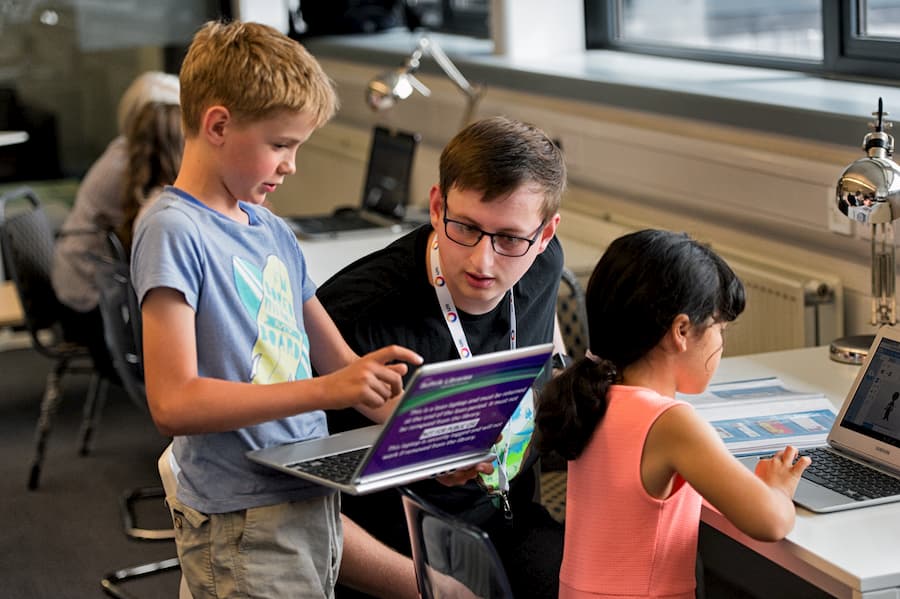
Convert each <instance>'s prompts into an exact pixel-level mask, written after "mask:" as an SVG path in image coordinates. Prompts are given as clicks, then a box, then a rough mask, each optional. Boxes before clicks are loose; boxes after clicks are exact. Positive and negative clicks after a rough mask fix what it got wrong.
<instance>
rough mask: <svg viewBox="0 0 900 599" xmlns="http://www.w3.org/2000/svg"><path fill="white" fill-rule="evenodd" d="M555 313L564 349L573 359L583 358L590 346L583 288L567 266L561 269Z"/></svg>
mask: <svg viewBox="0 0 900 599" xmlns="http://www.w3.org/2000/svg"><path fill="white" fill-rule="evenodd" d="M556 315H557V317H558V318H559V328H560V332H561V333H562V337H563V342H564V343H565V344H566V351H568V353H569V355H570V356H572V357H573V358H575V359H579V358H583V357H584V353H585V350H587V349H588V347H590V342H589V339H588V322H587V310H586V308H585V303H584V289H583V288H582V286H581V283H579V282H578V278H577V277H576V276H575V273H573V272H572V271H571V270H569V269H568V268H564V269H563V271H562V278H561V280H560V285H559V295H558V296H557V298H556Z"/></svg>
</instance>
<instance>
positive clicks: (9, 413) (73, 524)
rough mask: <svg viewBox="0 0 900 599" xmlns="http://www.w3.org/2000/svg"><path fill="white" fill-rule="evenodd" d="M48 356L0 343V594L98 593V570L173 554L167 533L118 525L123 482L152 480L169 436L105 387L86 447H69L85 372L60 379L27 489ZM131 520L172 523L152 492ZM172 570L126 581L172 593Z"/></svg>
mask: <svg viewBox="0 0 900 599" xmlns="http://www.w3.org/2000/svg"><path fill="white" fill-rule="evenodd" d="M50 365H51V362H50V360H48V359H46V358H44V357H42V356H40V355H38V354H36V353H34V352H33V351H31V350H14V351H4V352H0V452H2V456H3V457H2V461H0V585H2V586H0V597H10V598H16V599H27V598H32V597H35V598H43V597H53V598H68V597H73V598H91V597H105V596H106V595H105V594H104V593H103V591H102V590H101V587H100V579H101V578H102V577H103V575H104V574H106V573H108V572H110V571H112V570H117V569H119V568H123V567H126V566H132V565H137V564H140V563H143V562H149V561H155V560H159V559H166V558H169V557H173V556H174V555H175V546H174V542H172V541H156V542H141V541H135V540H131V539H128V538H127V537H126V536H125V534H124V533H123V531H122V523H121V517H120V511H119V499H120V497H121V495H122V493H123V492H124V491H125V490H126V489H130V488H134V487H139V486H158V485H159V477H158V474H157V471H156V460H157V458H158V456H159V454H160V453H161V451H162V450H163V448H164V447H165V446H166V444H167V442H168V440H167V439H165V438H163V437H162V436H160V435H159V433H158V432H157V431H156V429H155V428H154V427H153V424H152V422H151V421H150V417H149V415H147V413H146V412H145V411H143V410H141V409H139V407H138V406H136V405H134V404H133V403H131V402H130V401H129V400H128V399H127V396H126V395H125V393H124V392H123V391H122V390H121V389H118V388H115V387H110V389H109V394H108V399H107V402H106V404H105V406H104V409H103V413H102V419H101V422H100V425H99V427H98V428H97V430H96V431H95V434H94V440H93V446H92V447H93V448H92V451H91V453H90V455H88V456H84V457H82V456H80V455H79V454H78V431H79V426H80V422H81V410H82V406H83V404H84V397H85V394H86V391H87V387H88V378H87V377H86V376H80V375H71V376H67V377H64V378H63V380H62V389H63V399H62V403H61V405H60V408H59V411H58V412H57V414H56V418H55V420H54V426H53V430H52V431H51V434H50V438H49V442H48V447H47V454H46V457H45V461H44V469H43V474H42V477H41V485H40V487H39V489H37V490H36V491H28V490H27V489H26V482H27V476H28V469H29V465H30V461H31V456H32V450H33V438H34V437H33V435H34V425H35V422H36V420H37V416H38V408H39V405H40V399H41V395H42V392H43V388H44V380H45V377H46V374H47V372H48V369H49V367H50ZM138 519H139V524H140V525H143V526H149V527H165V526H166V525H168V526H171V520H170V519H169V518H168V514H167V513H166V511H165V507H164V506H163V504H162V501H161V500H153V501H152V502H150V501H149V500H148V501H147V502H145V503H143V504H142V505H141V506H140V509H139V510H138ZM178 577H179V574H178V571H177V570H176V571H174V572H168V573H163V574H159V575H154V576H150V577H146V578H143V579H140V580H136V581H133V582H131V583H129V584H128V586H127V589H128V590H129V592H133V593H134V594H135V595H136V596H138V597H146V598H148V599H151V598H163V597H166V598H171V597H176V596H177V589H178Z"/></svg>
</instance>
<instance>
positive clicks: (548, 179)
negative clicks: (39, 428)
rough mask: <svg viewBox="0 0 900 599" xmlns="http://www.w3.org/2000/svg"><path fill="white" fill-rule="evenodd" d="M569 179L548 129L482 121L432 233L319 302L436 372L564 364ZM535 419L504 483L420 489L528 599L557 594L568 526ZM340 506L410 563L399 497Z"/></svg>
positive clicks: (353, 416) (466, 141) (353, 339)
mask: <svg viewBox="0 0 900 599" xmlns="http://www.w3.org/2000/svg"><path fill="white" fill-rule="evenodd" d="M565 181H566V167H565V163H564V161H563V156H562V153H561V151H560V149H559V148H558V147H557V146H556V145H555V144H554V143H553V142H552V141H551V140H550V139H549V138H548V137H547V136H546V134H544V133H543V132H542V131H541V130H539V129H537V128H536V127H533V126H530V125H527V124H525V123H521V122H519V121H516V120H513V119H508V118H505V117H494V118H488V119H484V120H481V121H478V122H476V123H474V124H472V125H470V126H469V127H467V128H466V129H464V130H463V131H461V132H460V133H459V134H457V135H456V136H455V137H454V138H453V139H452V140H451V141H450V143H449V144H448V145H447V146H446V148H445V149H444V151H443V153H442V154H441V159H440V181H439V183H438V184H437V185H435V186H433V187H432V189H431V192H430V199H429V200H430V201H429V210H430V216H431V224H430V225H426V226H423V227H420V228H419V229H417V230H415V231H413V232H411V233H409V234H408V235H406V236H404V237H402V238H400V239H399V240H397V241H396V242H394V243H392V244H391V245H389V246H388V247H386V248H384V249H383V250H380V251H378V252H375V253H373V254H371V255H369V256H367V257H364V258H362V259H360V260H358V261H357V262H355V263H353V264H351V265H350V266H348V267H346V268H345V269H343V270H342V271H340V272H339V273H337V274H336V275H335V276H334V277H332V278H331V279H330V280H329V281H327V282H326V283H325V284H324V285H322V286H321V287H319V289H318V292H317V295H318V297H319V300H320V301H321V302H322V304H323V305H324V306H325V308H326V309H327V310H328V312H329V314H330V315H331V317H332V318H333V319H334V322H335V323H336V324H337V326H338V328H339V329H340V330H341V333H342V334H343V336H344V338H345V339H346V340H347V342H348V343H349V344H350V345H351V347H353V349H354V350H356V351H357V352H366V351H368V350H369V349H371V348H374V347H381V346H383V345H385V344H390V343H398V344H400V345H403V346H405V347H409V348H411V349H413V350H414V351H416V352H417V353H419V355H421V356H422V357H423V358H424V359H425V361H426V362H436V361H441V360H449V359H454V358H466V357H469V356H472V355H479V354H484V353H487V352H492V351H498V350H505V349H510V348H513V347H524V346H529V345H536V344H539V343H546V342H549V341H554V342H555V343H556V346H557V349H558V351H560V353H562V349H563V345H562V340H561V336H560V334H559V330H558V326H557V324H556V294H557V289H558V287H559V281H560V273H561V270H562V266H563V252H562V247H561V246H560V243H559V241H558V240H557V239H556V237H555V233H556V228H557V225H558V223H559V213H558V211H559V202H560V197H561V196H562V193H563V190H564V189H565ZM328 418H329V430H330V431H332V432H338V431H342V430H347V429H351V428H356V427H358V426H364V425H368V424H371V422H369V421H368V420H366V419H365V418H364V417H362V416H361V415H360V414H359V413H357V412H355V411H352V410H342V411H336V412H331V413H330V414H329V415H328ZM532 418H533V411H532V410H531V409H530V405H529V404H528V403H527V402H523V406H522V407H521V408H520V410H519V413H518V414H517V415H516V416H514V419H513V420H514V422H513V423H512V424H511V427H512V429H511V430H507V431H505V433H504V438H503V439H502V440H501V442H500V445H501V448H500V449H499V452H498V453H499V454H501V455H504V456H507V458H506V459H505V460H500V461H497V462H495V473H494V474H493V475H491V476H484V477H482V478H481V479H479V481H478V482H475V481H470V482H469V483H467V484H466V485H463V486H459V487H447V486H443V485H441V484H440V483H438V482H435V481H424V482H422V483H417V484H415V485H413V488H414V489H415V490H416V491H417V492H418V493H419V494H420V495H423V496H424V497H425V498H426V499H427V500H429V501H430V502H432V503H434V504H436V505H438V506H439V507H440V508H442V509H444V510H445V511H447V512H450V513H453V514H456V515H459V516H460V517H462V518H464V519H466V520H468V521H469V522H472V523H473V524H475V525H477V526H479V527H481V528H482V529H483V530H485V531H486V532H487V533H488V534H489V535H490V536H491V539H492V540H493V542H494V544H495V545H496V547H497V549H498V551H499V553H500V556H501V558H502V559H503V561H504V564H505V566H506V569H507V572H509V573H510V579H511V580H512V582H513V585H514V587H513V590H514V592H515V596H516V597H517V598H522V597H542V598H546V597H555V596H556V593H557V587H558V584H559V583H558V573H559V565H560V561H561V558H562V542H563V529H562V526H561V525H560V524H558V523H557V522H555V521H554V520H553V519H552V518H551V517H550V516H549V514H548V513H547V511H546V510H545V509H544V508H543V506H541V505H540V504H539V503H537V501H536V498H535V489H536V476H535V473H534V469H533V468H532V465H533V464H534V461H535V460H536V455H534V452H527V451H525V449H524V448H525V447H526V446H527V441H528V439H530V434H531V430H532V429H533V419H532ZM523 455H524V456H525V459H524V460H521V459H518V458H522V457H523ZM342 501H343V508H342V509H343V511H344V512H345V513H346V514H347V515H349V516H350V517H351V518H352V519H354V520H355V521H356V522H358V523H359V524H360V525H361V526H363V527H364V528H365V529H367V530H368V531H369V532H370V533H372V534H373V535H374V536H375V537H376V538H378V539H380V540H381V541H383V542H385V543H386V544H388V545H390V546H392V547H394V548H396V549H398V550H400V551H403V552H405V553H407V554H409V551H410V549H409V537H408V534H407V530H406V522H405V519H404V516H403V509H402V505H401V501H400V496H399V494H398V493H397V491H396V490H389V491H384V492H381V493H376V494H373V495H366V496H361V497H351V496H344V498H343V499H342ZM337 596H338V597H350V596H352V595H351V594H349V593H348V592H346V591H345V590H344V589H339V590H338V594H337Z"/></svg>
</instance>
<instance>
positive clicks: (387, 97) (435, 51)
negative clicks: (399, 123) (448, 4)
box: [366, 36, 484, 127]
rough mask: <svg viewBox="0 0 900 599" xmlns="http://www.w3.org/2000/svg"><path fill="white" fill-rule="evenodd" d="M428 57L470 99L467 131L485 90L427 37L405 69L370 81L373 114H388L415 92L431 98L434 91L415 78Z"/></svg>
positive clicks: (368, 89)
mask: <svg viewBox="0 0 900 599" xmlns="http://www.w3.org/2000/svg"><path fill="white" fill-rule="evenodd" d="M426 54H428V55H430V56H432V57H433V58H434V60H435V61H436V62H437V63H438V65H439V66H440V67H441V69H442V70H443V71H444V74H445V75H447V77H449V78H450V80H451V81H453V83H454V84H456V87H458V88H459V89H460V91H462V92H463V93H464V94H465V95H466V112H465V114H464V115H463V122H462V126H463V127H465V126H466V125H468V124H469V122H470V121H471V120H472V116H474V114H475V109H476V107H477V106H478V101H479V100H481V96H482V95H483V93H484V90H483V88H482V87H481V86H478V85H472V84H471V83H469V82H468V80H467V79H466V78H465V77H463V75H462V73H460V72H459V69H457V68H456V65H454V64H453V63H452V62H451V61H450V58H449V57H448V56H447V55H446V54H445V53H444V51H443V50H442V49H441V47H440V46H439V45H438V43H437V42H436V41H434V40H432V39H430V38H428V37H426V36H422V37H421V38H419V42H418V43H417V44H416V48H415V50H413V52H412V54H410V56H409V58H407V59H406V62H405V63H404V65H403V66H402V67H400V68H399V69H394V70H391V71H387V72H386V73H382V74H380V75H378V76H377V77H375V78H374V79H372V80H371V81H369V84H368V85H367V86H366V103H367V104H368V105H369V107H370V108H371V109H372V110H387V109H389V108H391V107H392V106H393V105H394V104H396V103H397V102H399V101H400V100H405V99H406V98H408V97H410V96H411V95H412V93H413V91H418V92H419V93H420V94H422V95H423V96H426V97H427V96H430V95H431V90H430V89H428V87H426V86H425V84H424V83H422V82H421V81H419V80H418V79H417V78H416V76H415V72H416V71H417V70H418V69H419V64H420V61H421V60H422V56H424V55H426Z"/></svg>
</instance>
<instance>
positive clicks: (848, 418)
mask: <svg viewBox="0 0 900 599" xmlns="http://www.w3.org/2000/svg"><path fill="white" fill-rule="evenodd" d="M874 352H875V353H874V354H873V355H872V357H871V359H870V360H869V363H868V367H867V368H866V371H865V373H864V374H863V377H862V380H860V382H859V386H858V387H857V389H856V393H854V395H853V400H852V401H851V402H850V405H849V406H847V410H846V412H845V413H844V417H843V419H842V420H841V427H843V428H847V429H849V430H852V431H855V432H857V433H860V434H862V435H865V436H867V437H871V438H873V439H875V440H877V441H881V442H883V443H887V444H889V445H893V446H894V447H900V342H898V341H894V340H893V339H890V338H888V337H883V338H882V339H881V342H880V343H879V344H878V347H877V348H875V350H874Z"/></svg>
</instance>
